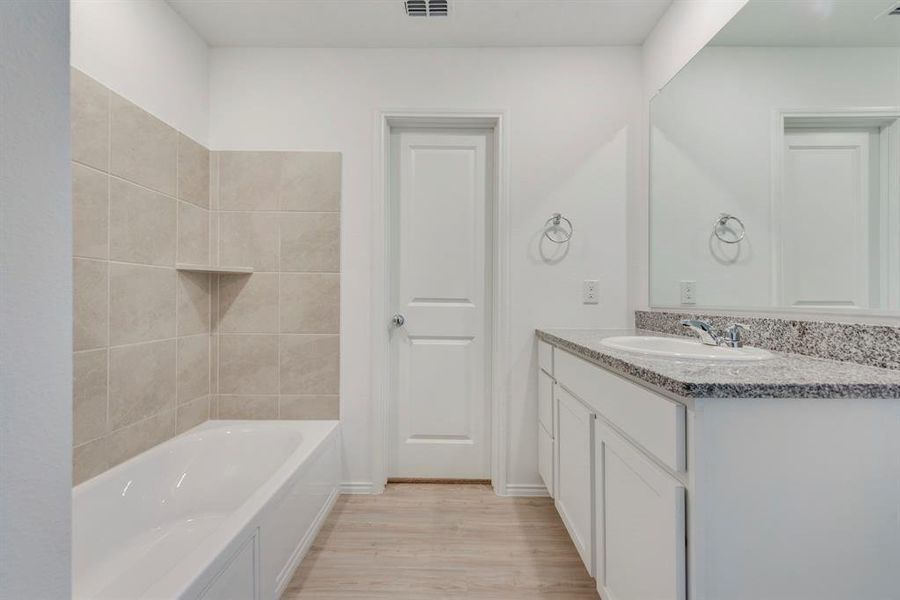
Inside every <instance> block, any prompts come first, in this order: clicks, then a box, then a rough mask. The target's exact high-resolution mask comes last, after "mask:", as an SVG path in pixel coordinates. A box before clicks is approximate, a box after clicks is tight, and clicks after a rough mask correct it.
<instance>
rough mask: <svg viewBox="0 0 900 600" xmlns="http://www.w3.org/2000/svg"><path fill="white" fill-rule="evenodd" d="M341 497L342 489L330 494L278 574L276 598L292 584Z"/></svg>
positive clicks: (336, 489)
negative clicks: (302, 562) (293, 578)
mask: <svg viewBox="0 0 900 600" xmlns="http://www.w3.org/2000/svg"><path fill="white" fill-rule="evenodd" d="M339 495H340V489H338V488H335V489H334V491H332V492H331V494H329V496H328V500H326V501H325V504H323V505H322V508H321V509H320V510H319V514H317V515H316V518H315V519H314V520H313V522H312V524H311V525H310V526H309V529H307V530H306V533H305V534H304V535H303V538H302V539H301V540H300V543H299V544H297V547H296V548H295V549H294V553H293V554H292V555H291V559H290V560H289V561H288V563H287V565H285V567H284V568H283V569H282V570H281V573H279V574H278V577H277V578H276V579H275V581H276V589H275V597H276V598H281V594H282V593H284V590H285V589H286V588H287V586H288V584H289V583H290V582H291V578H292V577H293V575H294V571H296V570H297V567H299V566H300V562H301V561H302V560H303V557H304V556H306V553H307V552H308V551H309V548H310V546H312V543H313V542H314V541H315V539H316V536H317V535H319V530H320V529H322V525H324V524H325V519H327V518H328V515H329V514H331V509H332V508H334V503H335V502H336V501H337V498H338V496H339Z"/></svg>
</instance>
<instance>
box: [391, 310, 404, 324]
mask: <svg viewBox="0 0 900 600" xmlns="http://www.w3.org/2000/svg"><path fill="white" fill-rule="evenodd" d="M404 323H406V317H404V316H403V315H401V314H399V313H398V314H396V315H394V316H393V317H391V324H393V325H394V327H403V324H404Z"/></svg>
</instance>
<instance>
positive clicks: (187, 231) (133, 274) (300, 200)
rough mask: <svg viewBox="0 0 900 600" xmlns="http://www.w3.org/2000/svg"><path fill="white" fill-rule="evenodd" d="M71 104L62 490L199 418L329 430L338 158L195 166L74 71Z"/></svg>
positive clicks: (198, 157)
mask: <svg viewBox="0 0 900 600" xmlns="http://www.w3.org/2000/svg"><path fill="white" fill-rule="evenodd" d="M71 102H72V159H73V196H74V198H73V213H74V214H73V232H74V236H73V237H74V240H73V254H74V255H75V259H74V265H73V280H74V281H73V284H74V291H73V293H74V332H73V334H74V335H73V350H74V351H75V354H74V377H75V381H74V386H73V429H74V431H73V434H74V437H73V441H74V447H73V480H74V483H76V484H77V483H79V482H81V481H84V480H85V479H87V478H89V477H92V476H94V475H97V474H99V473H101V472H103V471H105V470H106V469H108V468H110V467H112V466H115V465H116V464H118V463H120V462H122V461H124V460H127V459H128V458H130V457H132V456H134V455H136V454H138V453H140V452H143V451H144V450H147V449H149V448H150V447H152V446H154V445H156V444H159V443H161V442H163V441H165V440H167V439H169V438H170V437H172V436H174V435H176V434H177V433H180V432H183V431H186V430H188V429H190V428H191V427H194V426H196V425H198V424H200V423H202V422H203V421H205V420H207V419H209V418H242V419H243V418H248V419H252V418H287V419H303V418H313V419H325V418H328V419H333V418H337V417H338V411H339V404H340V400H339V396H338V391H339V355H340V353H339V346H340V341H339V339H340V338H339V333H340V322H339V319H340V275H339V271H340V249H339V248H340V190H341V181H340V179H341V156H340V154H339V153H331V152H210V151H209V150H207V149H206V148H204V147H203V146H202V145H200V144H198V143H196V142H195V141H193V140H191V139H190V138H188V137H186V136H184V135H183V134H181V133H179V132H178V131H176V130H175V129H173V128H172V127H170V126H168V125H167V124H165V123H163V122H162V121H160V120H159V119H157V118H156V117H154V116H153V115H151V114H149V113H148V112H146V111H144V110H143V109H141V108H140V107H138V106H135V105H134V104H132V103H130V102H129V101H128V100H126V99H125V98H122V97H121V96H118V95H117V94H115V93H113V92H111V91H110V90H108V89H107V88H105V87H104V86H102V85H101V84H99V83H98V82H96V81H94V80H93V79H91V78H90V77H88V76H86V75H84V74H83V73H81V72H79V71H77V70H75V69H72V98H71ZM176 262H179V263H182V262H183V263H190V264H238V265H248V266H253V267H254V268H255V269H256V271H257V272H256V273H254V274H252V275H250V276H225V275H207V274H198V273H184V272H178V271H176V270H175V268H174V265H175V263H176Z"/></svg>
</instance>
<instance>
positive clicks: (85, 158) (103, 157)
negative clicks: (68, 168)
mask: <svg viewBox="0 0 900 600" xmlns="http://www.w3.org/2000/svg"><path fill="white" fill-rule="evenodd" d="M70 81H71V83H70V86H71V102H72V110H71V115H70V119H71V146H72V160H73V161H75V162H78V163H81V164H84V165H88V166H90V167H94V168H95V169H100V170H102V171H106V170H107V169H108V168H109V95H110V92H109V90H108V89H106V88H105V87H104V86H103V85H101V84H100V83H98V82H96V81H94V80H93V79H91V78H90V77H88V76H87V75H85V74H84V73H82V72H81V71H78V70H77V69H72V76H71V80H70Z"/></svg>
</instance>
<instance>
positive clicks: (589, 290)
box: [581, 279, 600, 304]
mask: <svg viewBox="0 0 900 600" xmlns="http://www.w3.org/2000/svg"><path fill="white" fill-rule="evenodd" d="M581 301H582V302H583V303H584V304H600V282H599V281H598V280H596V279H585V280H584V283H583V284H582V286H581Z"/></svg>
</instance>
